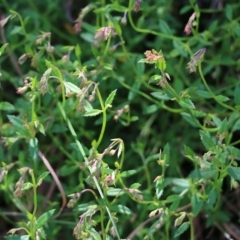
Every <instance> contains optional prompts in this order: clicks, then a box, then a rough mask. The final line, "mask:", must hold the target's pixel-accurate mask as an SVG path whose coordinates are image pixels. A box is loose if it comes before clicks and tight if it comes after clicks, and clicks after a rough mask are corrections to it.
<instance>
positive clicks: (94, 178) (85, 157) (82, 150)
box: [57, 102, 120, 240]
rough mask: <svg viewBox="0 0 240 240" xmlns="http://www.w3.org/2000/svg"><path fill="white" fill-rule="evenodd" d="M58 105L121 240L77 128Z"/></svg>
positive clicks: (58, 104)
mask: <svg viewBox="0 0 240 240" xmlns="http://www.w3.org/2000/svg"><path fill="white" fill-rule="evenodd" d="M57 106H58V108H59V110H60V112H61V114H62V117H63V118H64V120H65V121H66V123H67V126H68V128H69V130H70V132H71V134H72V136H73V138H74V140H75V142H76V144H77V146H78V149H79V151H80V153H81V154H82V156H83V159H84V161H85V163H86V165H87V166H88V169H89V171H90V174H91V175H92V178H93V181H94V184H95V186H96V188H97V190H98V192H99V195H100V197H101V198H102V200H103V202H104V204H105V208H106V211H107V213H108V216H109V218H110V221H111V222H112V225H113V228H114V230H115V233H116V236H117V238H118V239H119V240H120V236H119V233H118V230H117V226H116V224H115V222H114V219H113V217H112V215H111V212H110V210H109V208H108V206H107V202H106V200H105V197H104V195H103V192H102V189H101V187H100V185H99V183H98V181H97V178H96V177H95V176H94V174H93V171H92V168H91V166H90V164H89V161H88V158H87V156H86V153H85V151H84V149H83V146H82V144H81V143H80V142H79V141H78V139H77V134H76V132H75V130H74V128H73V126H72V124H71V122H70V120H69V119H68V118H67V116H66V114H65V111H64V109H63V107H62V105H61V104H60V103H59V102H58V103H57Z"/></svg>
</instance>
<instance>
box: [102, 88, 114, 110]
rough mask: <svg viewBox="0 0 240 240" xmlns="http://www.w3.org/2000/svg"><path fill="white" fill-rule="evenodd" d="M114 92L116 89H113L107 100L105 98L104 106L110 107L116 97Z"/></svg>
mask: <svg viewBox="0 0 240 240" xmlns="http://www.w3.org/2000/svg"><path fill="white" fill-rule="evenodd" d="M116 92H117V89H115V90H114V91H112V92H111V93H110V95H109V96H108V98H107V99H106V101H105V106H107V107H111V104H112V102H113V100H114V97H115V95H116Z"/></svg>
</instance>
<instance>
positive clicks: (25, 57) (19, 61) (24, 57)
mask: <svg viewBox="0 0 240 240" xmlns="http://www.w3.org/2000/svg"><path fill="white" fill-rule="evenodd" d="M31 57H32V55H31V54H30V53H24V54H23V55H22V56H21V57H20V58H19V59H18V63H19V64H20V65H22V64H24V63H25V62H26V61H27V59H28V58H31Z"/></svg>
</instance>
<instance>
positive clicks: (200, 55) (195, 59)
mask: <svg viewBox="0 0 240 240" xmlns="http://www.w3.org/2000/svg"><path fill="white" fill-rule="evenodd" d="M205 52H206V48H201V49H200V50H199V51H197V52H196V53H195V54H194V56H193V58H192V59H191V61H190V62H189V63H188V66H187V69H188V70H189V73H192V72H196V67H197V66H198V64H199V63H200V62H201V60H202V58H203V56H204V53H205Z"/></svg>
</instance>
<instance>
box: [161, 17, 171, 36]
mask: <svg viewBox="0 0 240 240" xmlns="http://www.w3.org/2000/svg"><path fill="white" fill-rule="evenodd" d="M159 28H160V30H161V32H163V33H165V34H168V35H172V34H173V32H172V30H171V28H170V27H169V26H168V24H167V23H166V22H165V21H164V20H163V19H161V20H159Z"/></svg>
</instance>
